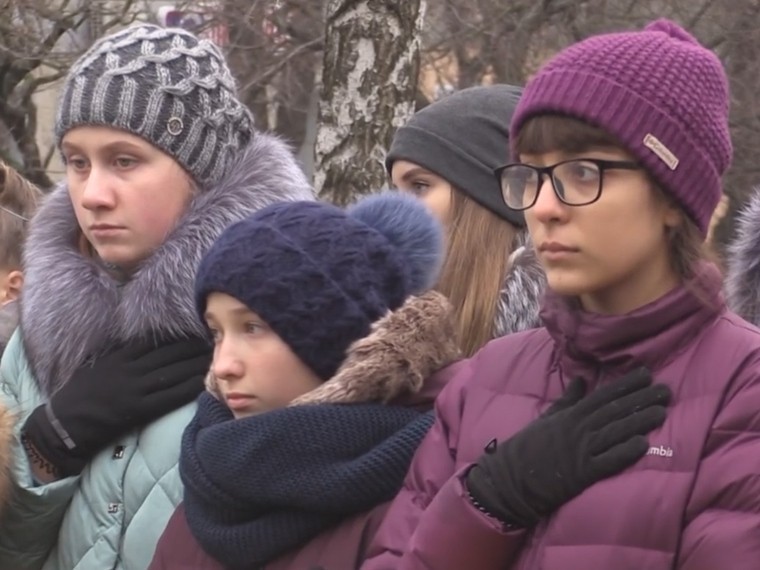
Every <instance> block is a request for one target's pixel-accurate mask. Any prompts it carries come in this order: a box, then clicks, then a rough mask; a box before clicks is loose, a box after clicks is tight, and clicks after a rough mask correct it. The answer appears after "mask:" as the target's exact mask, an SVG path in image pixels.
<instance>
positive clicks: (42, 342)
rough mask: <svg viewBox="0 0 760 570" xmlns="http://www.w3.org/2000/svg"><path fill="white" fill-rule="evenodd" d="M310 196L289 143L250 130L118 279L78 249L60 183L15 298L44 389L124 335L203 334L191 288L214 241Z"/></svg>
mask: <svg viewBox="0 0 760 570" xmlns="http://www.w3.org/2000/svg"><path fill="white" fill-rule="evenodd" d="M310 199H313V193H312V190H311V187H310V186H309V184H308V181H307V180H306V177H305V175H304V174H303V172H302V171H301V169H300V168H299V166H298V164H297V163H296V160H295V158H294V157H293V154H292V152H291V150H290V149H289V148H288V147H287V146H286V145H285V144H284V143H283V142H282V141H280V140H279V139H277V138H276V137H274V136H273V135H269V134H266V133H257V134H256V135H255V136H254V138H253V140H252V142H251V144H250V145H249V146H248V148H246V149H245V150H244V151H243V152H242V153H241V155H240V157H239V159H238V161H237V163H236V164H235V165H234V166H233V167H232V168H231V171H230V172H229V174H228V175H227V176H225V177H224V179H222V180H220V181H219V182H218V183H217V184H216V185H214V186H213V187H211V188H207V189H204V191H202V192H201V193H199V194H198V196H197V197H196V198H195V199H194V200H193V202H191V204H190V207H189V209H188V211H187V213H186V214H185V216H184V217H183V218H182V220H181V221H180V223H179V224H178V226H177V227H176V228H175V229H174V230H173V232H172V233H171V234H170V235H169V237H168V238H167V240H166V241H165V242H164V244H163V245H162V246H161V247H160V248H159V249H158V250H156V252H155V253H154V254H153V255H152V256H151V257H150V258H148V259H147V260H146V261H145V263H144V264H143V265H142V267H141V268H140V269H139V270H138V272H137V273H136V274H135V275H134V276H133V277H132V279H131V280H129V281H128V282H126V283H120V282H118V281H117V280H115V279H114V278H113V277H112V276H111V275H109V273H107V272H106V271H105V270H104V269H103V268H102V267H101V266H100V264H98V263H97V262H95V261H93V260H92V259H89V258H87V257H85V256H83V255H82V254H81V253H80V250H79V248H78V241H79V227H78V224H77V221H76V218H75V216H74V210H73V207H72V205H71V201H70V199H69V196H68V192H67V189H66V187H65V186H63V185H62V186H59V187H58V188H56V189H55V190H54V192H53V193H52V194H51V196H50V197H49V198H48V199H47V200H46V201H45V203H44V204H43V206H42V207H41V208H40V210H39V211H38V213H37V215H36V216H35V218H34V220H33V222H32V226H31V230H30V235H29V237H28V240H27V245H26V251H25V267H26V282H25V286H24V290H23V295H22V300H21V327H22V331H23V339H24V346H25V349H26V353H27V357H28V359H29V363H30V365H31V367H32V370H33V371H34V373H35V377H36V379H37V382H38V383H39V385H40V388H41V389H42V391H43V392H44V393H45V394H48V395H49V394H51V393H52V392H54V391H55V389H56V388H58V387H59V386H61V385H62V384H63V383H65V382H66V380H67V379H68V378H69V377H70V376H71V374H72V373H73V372H74V370H75V369H76V368H77V367H78V366H80V365H82V364H83V363H84V362H85V361H86V359H87V358H90V357H95V356H97V355H98V354H99V353H102V352H107V351H108V349H109V348H111V347H113V346H114V345H115V344H118V343H122V342H124V341H127V340H129V339H134V338H137V337H145V336H149V335H161V336H163V335H166V336H174V337H177V336H180V337H181V336H191V335H202V334H204V330H203V327H202V326H201V323H200V322H199V321H198V318H197V315H196V310H195V305H194V300H193V287H194V279H195V272H196V269H197V267H198V264H199V263H200V260H201V258H202V256H203V255H204V254H205V253H206V251H207V250H208V249H209V248H210V246H211V244H212V243H213V242H214V240H215V239H216V238H217V237H218V236H219V234H221V232H222V231H223V230H224V229H225V228H226V227H227V226H229V225H230V224H232V223H233V222H236V221H238V220H240V219H242V218H244V217H246V216H247V215H249V214H250V213H252V212H254V211H256V210H258V209H260V208H262V207H264V206H266V205H268V204H271V203H273V202H278V201H282V200H310Z"/></svg>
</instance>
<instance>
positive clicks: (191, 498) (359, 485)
mask: <svg viewBox="0 0 760 570" xmlns="http://www.w3.org/2000/svg"><path fill="white" fill-rule="evenodd" d="M198 403H199V407H198V412H197V413H196V415H195V418H194V419H193V421H192V422H191V423H190V424H189V425H188V427H187V429H186V431H185V434H184V437H183V441H182V456H181V459H180V473H181V475H182V480H183V482H184V484H185V509H186V514H187V522H188V524H189V526H190V529H191V531H192V533H193V535H194V536H195V538H196V540H198V542H199V543H200V545H201V546H202V547H203V549H204V550H205V551H206V552H207V553H208V554H210V555H211V556H213V557H214V558H216V559H217V560H218V561H220V562H221V563H223V564H224V565H225V566H227V567H230V568H250V567H259V566H262V565H264V564H266V563H267V562H270V561H272V560H274V559H275V558H277V557H278V556H281V555H282V554H285V553H286V552H288V551H290V550H292V549H294V548H296V547H298V546H300V545H301V544H303V543H305V542H307V541H309V540H310V539H311V538H313V537H314V536H316V535H317V534H319V533H320V532H321V531H323V530H325V529H327V528H329V527H331V526H333V525H335V524H337V523H338V522H339V521H341V520H343V519H344V518H346V517H347V516H350V515H354V514H357V513H360V512H364V511H367V510H369V509H371V508H373V507H375V506H377V505H379V504H382V503H384V502H386V501H389V500H391V499H393V497H394V496H395V495H396V494H397V493H398V491H399V489H400V488H401V485H402V482H403V479H404V476H405V475H406V472H407V469H408V467H409V463H410V462H411V459H412V456H413V455H414V452H415V450H416V449H417V447H418V445H419V443H420V441H421V440H422V438H423V437H424V436H425V434H426V433H427V431H428V429H429V428H430V426H431V425H432V424H433V414H432V413H425V414H423V413H420V412H418V411H415V410H412V409H410V408H403V407H398V406H387V405H382V404H320V405H305V406H295V407H289V408H284V409H280V410H275V411H271V412H267V413H264V414H260V415H257V416H252V417H249V418H245V419H241V420H234V419H233V418H232V414H231V413H230V411H229V410H228V409H227V407H226V406H224V404H222V403H221V402H219V401H218V400H217V399H216V398H215V397H214V396H212V395H210V394H208V393H205V394H202V395H201V397H200V399H199V402H198Z"/></svg>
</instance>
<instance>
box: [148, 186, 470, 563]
mask: <svg viewBox="0 0 760 570" xmlns="http://www.w3.org/2000/svg"><path fill="white" fill-rule="evenodd" d="M442 255H443V237H442V230H441V228H440V227H439V225H438V222H437V221H436V220H435V219H433V217H432V216H431V215H430V214H428V212H427V210H426V209H425V207H424V206H423V205H422V204H421V203H419V202H418V201H417V200H416V199H414V198H413V197H411V196H405V195H402V194H397V193H385V194H380V195H376V196H372V197H368V198H365V199H363V200H361V201H360V202H358V203H357V204H356V205H354V206H353V207H351V208H349V209H348V210H341V209H339V208H337V207H335V206H331V205H328V204H323V203H315V202H295V203H282V204H277V205H274V206H271V207H268V208H266V209H264V210H261V211H259V212H257V213H256V214H255V215H254V216H252V217H250V218H248V219H247V220H244V221H242V222H239V223H238V224H236V225H234V226H232V227H230V228H229V229H228V230H227V231H226V232H225V233H224V234H223V235H222V236H221V237H220V239H219V240H218V241H217V242H216V244H215V245H214V246H213V248H212V249H211V251H210V252H209V253H208V255H207V256H206V257H205V259H204V260H203V262H202V263H201V266H200V269H199V271H198V275H197V279H196V304H197V308H198V313H199V315H200V317H201V318H202V319H203V321H204V322H205V323H206V324H207V326H208V329H209V331H210V333H211V335H212V336H213V338H214V341H215V344H216V348H215V352H214V361H213V364H212V369H211V374H210V376H209V382H208V383H209V392H208V393H206V394H204V395H202V396H201V398H200V400H199V408H198V412H197V414H196V417H195V418H194V420H193V421H192V422H191V423H190V425H189V426H188V428H187V431H186V433H185V436H184V441H183V448H182V457H181V462H180V470H181V475H182V479H183V481H184V483H185V501H184V503H183V505H182V506H181V507H180V508H179V509H178V510H177V512H176V513H175V515H174V516H173V518H172V520H171V521H170V523H169V526H168V527H167V529H166V531H165V533H164V535H163V537H162V539H161V541H160V543H159V546H158V549H157V551H156V555H155V558H154V561H153V564H152V566H151V568H153V569H154V570H157V569H162V568H166V569H169V568H176V567H180V566H181V567H190V566H192V567H193V568H209V569H210V568H219V569H221V568H250V567H256V568H266V569H267V570H276V569H283V570H284V569H294V570H295V569H296V568H298V569H302V568H311V567H324V568H341V569H347V570H348V569H350V568H354V567H358V565H359V564H360V563H361V559H362V556H363V550H364V547H365V546H366V540H367V539H368V537H369V536H370V535H371V533H372V532H373V529H375V528H376V527H377V525H378V523H379V517H380V516H381V514H382V513H383V512H384V506H383V505H384V503H386V502H387V501H389V500H390V499H392V498H393V497H394V496H395V494H396V492H397V491H398V490H399V488H400V487H401V483H402V480H403V477H404V475H405V473H406V470H407V468H408V466H409V462H410V460H411V457H412V455H413V453H414V451H415V449H416V447H417V445H418V444H419V442H420V441H421V439H422V437H423V436H424V435H425V433H426V432H427V430H428V428H429V427H430V425H431V424H432V415H431V413H428V410H429V409H430V408H431V406H432V400H433V399H434V397H435V395H436V394H437V392H438V389H439V387H440V383H433V382H430V381H428V380H427V379H428V378H430V377H431V375H432V373H433V372H434V371H435V370H437V369H438V368H441V367H442V366H444V365H446V364H448V363H449V362H451V361H452V360H454V359H455V358H456V357H457V356H458V349H457V346H458V342H457V339H456V335H455V333H454V325H453V318H452V317H451V311H450V307H449V305H448V302H447V301H446V300H445V299H444V298H443V297H442V296H441V295H440V294H438V293H435V292H432V291H429V288H430V287H431V286H432V285H433V283H434V282H435V280H436V278H437V276H438V272H439V268H440V265H441V258H442ZM183 565H184V566H183Z"/></svg>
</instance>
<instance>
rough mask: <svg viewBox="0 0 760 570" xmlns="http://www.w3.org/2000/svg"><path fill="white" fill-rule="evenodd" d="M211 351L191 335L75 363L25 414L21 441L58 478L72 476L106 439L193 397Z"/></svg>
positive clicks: (199, 386)
mask: <svg viewBox="0 0 760 570" xmlns="http://www.w3.org/2000/svg"><path fill="white" fill-rule="evenodd" d="M211 350H212V349H211V346H210V345H209V344H208V342H207V341H205V340H202V339H199V338H194V339H185V340H181V341H174V342H170V343H166V344H162V345H160V346H156V344H154V343H151V344H146V343H141V344H131V345H128V346H125V347H123V348H120V349H118V350H116V351H114V352H112V353H110V354H107V355H105V356H103V357H101V358H99V359H97V360H96V361H95V362H94V364H91V365H85V366H82V367H81V368H79V369H77V371H76V372H74V374H73V375H72V377H71V379H70V380H69V381H68V382H67V383H66V384H64V385H63V386H62V387H61V388H60V389H59V390H58V391H57V392H56V393H55V394H53V396H52V397H51V398H50V402H49V403H48V404H46V405H42V406H40V407H38V408H37V409H35V410H34V411H33V412H32V414H31V415H30V416H29V418H28V419H27V421H26V424H25V425H24V438H25V440H26V443H27V445H28V444H29V443H31V445H32V447H33V448H34V450H36V451H37V452H38V453H39V455H41V456H42V457H43V458H44V459H46V460H47V461H48V462H49V463H50V464H52V465H53V466H54V467H55V468H56V469H57V471H58V474H59V475H61V476H70V475H76V474H78V473H79V472H81V470H82V469H83V468H84V466H85V465H86V464H87V463H88V462H89V461H90V459H92V457H93V456H94V455H95V454H96V453H98V452H99V451H100V450H101V449H103V448H104V447H106V446H107V445H108V444H109V443H112V442H114V441H116V440H117V439H118V438H119V437H120V436H122V435H124V434H125V433H128V432H130V431H131V430H133V429H135V428H138V427H141V426H144V425H147V424H149V423H150V422H152V421H153V420H155V419H157V418H160V417H161V416H163V415H165V414H167V413H169V412H171V411H173V410H175V409H177V408H180V407H182V406H183V405H185V404H187V403H188V402H191V401H192V400H194V399H195V398H196V397H197V396H198V394H200V393H201V391H202V390H203V379H204V377H205V375H206V373H207V372H208V369H209V366H210V364H211Z"/></svg>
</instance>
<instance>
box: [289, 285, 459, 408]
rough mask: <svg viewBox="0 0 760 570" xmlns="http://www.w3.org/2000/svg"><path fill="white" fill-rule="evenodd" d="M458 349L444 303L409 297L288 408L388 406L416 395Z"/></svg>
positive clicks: (430, 296) (435, 296)
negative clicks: (326, 377)
mask: <svg viewBox="0 0 760 570" xmlns="http://www.w3.org/2000/svg"><path fill="white" fill-rule="evenodd" d="M458 346H459V345H458V343H457V342H456V332H455V326H454V318H453V315H452V310H451V305H450V304H449V302H448V300H447V299H446V298H445V297H444V296H443V295H441V294H440V293H437V292H435V291H428V292H427V293H425V294H423V295H420V296H419V297H410V298H409V299H407V301H406V302H405V303H404V304H403V305H402V306H401V307H400V308H399V309H397V310H396V311H394V312H392V313H388V315H386V316H385V317H383V318H381V319H380V320H379V321H377V322H376V323H375V324H374V325H373V326H372V332H370V334H369V335H368V336H366V337H365V338H363V339H360V340H358V341H356V342H355V343H354V344H353V345H351V348H349V350H348V354H347V356H346V360H345V361H344V362H343V365H342V366H341V367H340V369H339V370H338V372H337V374H336V375H335V376H334V377H333V378H331V379H330V380H328V381H327V382H325V383H324V384H322V385H321V386H320V387H319V388H317V389H315V390H312V391H311V392H309V393H308V394H304V395H303V396H301V397H300V398H297V399H296V400H293V402H292V403H291V406H298V405H303V404H326V403H331V404H336V403H337V404H349V403H356V402H382V403H388V402H390V401H391V400H393V399H394V398H397V397H399V396H403V395H405V394H409V393H416V392H418V391H419V390H420V388H422V384H423V382H424V381H425V379H427V378H428V377H429V376H431V375H432V374H433V373H434V372H435V371H437V370H438V369H440V368H442V367H444V366H446V365H447V364H450V363H451V362H453V361H454V360H456V359H457V358H459V356H460V354H459V348H458Z"/></svg>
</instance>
